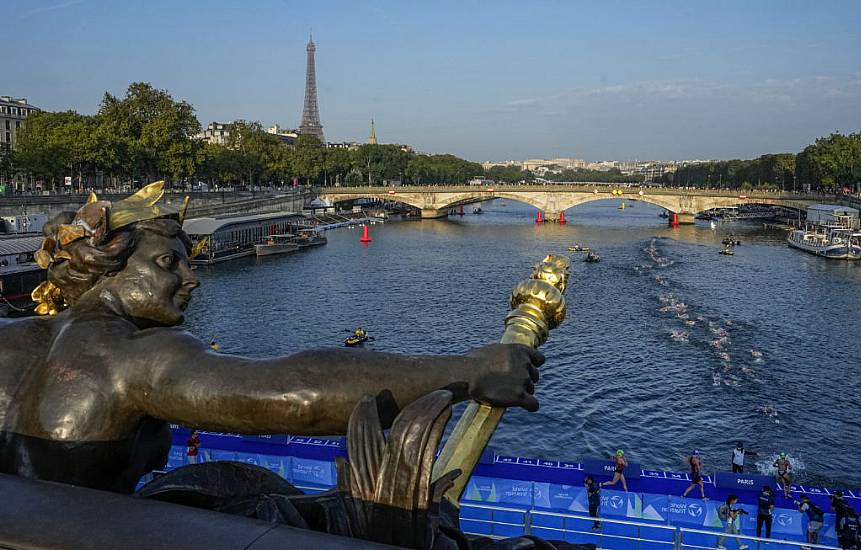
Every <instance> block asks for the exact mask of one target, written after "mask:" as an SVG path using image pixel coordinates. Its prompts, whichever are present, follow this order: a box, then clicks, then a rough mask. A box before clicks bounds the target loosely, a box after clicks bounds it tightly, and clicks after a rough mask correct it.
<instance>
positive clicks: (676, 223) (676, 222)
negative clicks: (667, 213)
mask: <svg viewBox="0 0 861 550" xmlns="http://www.w3.org/2000/svg"><path fill="white" fill-rule="evenodd" d="M670 225H672V226H673V227H678V226H679V215H678V214H676V213H675V212H673V221H671V222H670Z"/></svg>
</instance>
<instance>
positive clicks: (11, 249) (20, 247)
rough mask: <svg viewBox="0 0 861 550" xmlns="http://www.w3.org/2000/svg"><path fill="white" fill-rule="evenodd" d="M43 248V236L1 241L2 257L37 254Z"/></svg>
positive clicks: (3, 239) (0, 253)
mask: <svg viewBox="0 0 861 550" xmlns="http://www.w3.org/2000/svg"><path fill="white" fill-rule="evenodd" d="M40 246H42V236H41V235H38V236H33V237H11V238H8V239H6V238H2V239H0V256H9V255H12V254H25V253H28V252H36V251H37V250H39V247H40Z"/></svg>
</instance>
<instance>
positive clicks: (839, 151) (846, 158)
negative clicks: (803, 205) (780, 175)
mask: <svg viewBox="0 0 861 550" xmlns="http://www.w3.org/2000/svg"><path fill="white" fill-rule="evenodd" d="M797 165H798V168H797V178H798V182H799V183H800V184H802V185H810V186H811V187H819V186H821V187H843V186H849V187H851V186H852V185H854V184H858V183H859V182H861V132H856V133H854V134H849V135H848V136H845V135H842V134H831V135H830V136H828V137H824V138H819V139H817V140H816V142H814V143H813V144H812V145H808V146H807V147H805V148H804V150H803V151H802V152H800V153H799V154H798V160H797Z"/></svg>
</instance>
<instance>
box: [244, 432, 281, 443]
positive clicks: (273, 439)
mask: <svg viewBox="0 0 861 550" xmlns="http://www.w3.org/2000/svg"><path fill="white" fill-rule="evenodd" d="M242 439H243V440H244V441H260V442H262V443H272V444H275V445H286V444H287V443H289V442H290V439H291V436H289V435H283V434H275V435H243V436H242Z"/></svg>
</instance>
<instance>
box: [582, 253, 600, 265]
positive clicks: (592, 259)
mask: <svg viewBox="0 0 861 550" xmlns="http://www.w3.org/2000/svg"><path fill="white" fill-rule="evenodd" d="M583 261H584V262H589V263H590V264H593V263H597V262H600V261H601V256H599V255H598V253H597V252H590V253H588V254H586V258H585V259H584V260H583Z"/></svg>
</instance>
